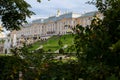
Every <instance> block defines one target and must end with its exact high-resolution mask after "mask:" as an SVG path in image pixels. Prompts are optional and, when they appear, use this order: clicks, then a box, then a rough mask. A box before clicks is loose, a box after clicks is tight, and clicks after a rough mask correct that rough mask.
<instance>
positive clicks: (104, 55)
mask: <svg viewBox="0 0 120 80" xmlns="http://www.w3.org/2000/svg"><path fill="white" fill-rule="evenodd" d="M2 1H3V0H2ZM11 1H13V0H10V4H11ZM15 1H16V0H15ZM3 2H4V1H3ZM18 2H19V0H18ZM0 3H1V2H0ZM7 3H8V4H9V1H8V2H7ZM91 3H94V4H95V5H96V7H97V8H98V10H99V11H100V12H101V13H102V14H103V15H104V18H103V19H102V20H101V19H99V18H98V17H97V16H94V19H93V20H92V22H91V25H90V26H86V27H83V26H81V25H76V30H75V32H76V34H75V38H74V44H73V46H74V47H75V48H76V53H75V55H74V56H73V55H69V56H68V54H49V53H43V52H42V51H40V50H37V51H30V50H29V48H30V46H27V45H26V44H24V47H22V48H15V49H13V50H12V53H13V55H12V56H0V80H17V79H18V78H19V72H22V74H23V75H22V79H23V80H78V79H83V80H119V79H120V62H119V61H120V16H119V14H120V8H119V4H120V0H93V2H91ZM8 4H6V3H4V6H8ZM0 5H3V4H0ZM14 6H15V5H14ZM1 9H2V8H1ZM3 9H4V8H3ZM5 9H7V8H5ZM12 9H13V10H14V7H12ZM15 9H16V8H15ZM17 10H18V9H17ZM8 12H9V11H8ZM23 12H24V11H23ZM14 17H15V16H13V18H12V17H11V18H12V19H14ZM22 19H23V18H22ZM6 22H7V21H6ZM8 22H9V21H8ZM3 24H4V23H3ZM6 26H7V25H6ZM8 27H10V26H8ZM10 28H12V27H10ZM8 29H9V28H8ZM12 29H13V28H12ZM15 29H16V28H15ZM51 43H52V42H51ZM63 43H64V42H63V41H62V40H61V39H60V40H58V42H57V43H56V44H57V45H59V47H61V46H63ZM51 45H52V44H51ZM72 48H73V47H71V49H72ZM61 55H62V56H65V57H68V59H67V58H64V59H63V58H62V57H60V58H57V59H56V57H58V56H61ZM71 56H72V57H74V59H73V58H71Z"/></svg>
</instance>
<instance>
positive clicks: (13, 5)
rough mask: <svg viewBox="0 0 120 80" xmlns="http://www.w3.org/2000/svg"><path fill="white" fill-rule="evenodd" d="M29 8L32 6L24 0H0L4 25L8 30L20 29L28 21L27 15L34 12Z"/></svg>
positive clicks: (0, 12) (0, 14)
mask: <svg viewBox="0 0 120 80" xmlns="http://www.w3.org/2000/svg"><path fill="white" fill-rule="evenodd" d="M29 8H31V6H30V5H29V4H28V3H27V2H26V1H24V0H9V1H8V0H0V16H1V17H2V19H1V20H2V23H3V27H5V28H6V29H7V30H19V29H20V26H21V25H22V24H23V23H26V17H30V16H31V15H32V14H34V13H33V12H32V11H30V10H29Z"/></svg>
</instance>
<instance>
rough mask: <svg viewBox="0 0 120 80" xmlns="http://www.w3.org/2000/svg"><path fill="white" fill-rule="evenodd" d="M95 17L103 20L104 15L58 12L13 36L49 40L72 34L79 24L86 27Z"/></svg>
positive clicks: (95, 12)
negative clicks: (53, 37) (57, 36)
mask: <svg viewBox="0 0 120 80" xmlns="http://www.w3.org/2000/svg"><path fill="white" fill-rule="evenodd" d="M94 15H97V16H98V17H99V18H101V19H102V18H103V15H102V14H101V13H99V12H97V11H94V12H88V13H85V14H82V15H81V14H77V13H73V12H69V13H65V14H61V13H60V11H57V14H56V16H50V17H48V18H41V19H37V20H34V21H33V22H32V23H30V24H27V25H25V26H23V27H22V28H21V30H19V31H15V33H14V31H13V32H12V33H11V35H13V33H14V34H16V36H17V39H18V40H20V39H21V38H24V39H25V40H29V39H34V40H36V39H47V38H49V37H50V36H53V35H64V34H67V33H68V32H71V31H72V29H73V28H75V26H76V25H77V24H80V25H82V26H84V27H85V26H87V25H90V24H91V20H92V19H93V16H94Z"/></svg>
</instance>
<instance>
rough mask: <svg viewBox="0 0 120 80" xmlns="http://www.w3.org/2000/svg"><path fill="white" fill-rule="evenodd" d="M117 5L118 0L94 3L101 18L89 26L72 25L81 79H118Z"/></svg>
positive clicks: (119, 24) (119, 30) (119, 37)
mask: <svg viewBox="0 0 120 80" xmlns="http://www.w3.org/2000/svg"><path fill="white" fill-rule="evenodd" d="M119 4H120V0H104V1H103V0H96V6H97V7H98V9H99V10H100V12H102V13H103V15H104V19H103V20H100V19H99V18H97V17H95V18H94V19H93V20H92V23H91V25H90V26H86V27H82V26H80V25H77V26H76V27H77V29H76V33H77V35H76V37H75V47H76V49H77V57H78V59H79V64H80V65H81V68H80V69H82V70H83V73H81V75H82V78H83V79H85V80H106V79H107V80H117V79H119V78H120V75H119V69H120V68H119V67H120V63H119V61H120V50H119V46H120V44H119V43H120V22H119V19H120V16H119V13H120V8H119V6H118V5H119ZM86 75H87V77H86ZM84 76H85V77H84Z"/></svg>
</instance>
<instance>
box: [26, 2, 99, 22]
mask: <svg viewBox="0 0 120 80" xmlns="http://www.w3.org/2000/svg"><path fill="white" fill-rule="evenodd" d="M26 1H27V2H28V3H29V4H30V5H31V6H32V8H31V9H30V10H32V11H33V12H35V14H36V15H33V16H31V19H28V21H32V20H35V19H39V18H44V17H49V16H52V15H56V12H57V10H60V12H61V13H64V12H74V13H80V14H83V13H85V12H90V11H95V10H97V9H96V8H95V6H94V5H89V4H86V3H85V2H87V1H90V0H50V1H48V0H42V1H41V3H38V2H37V0H26Z"/></svg>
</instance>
